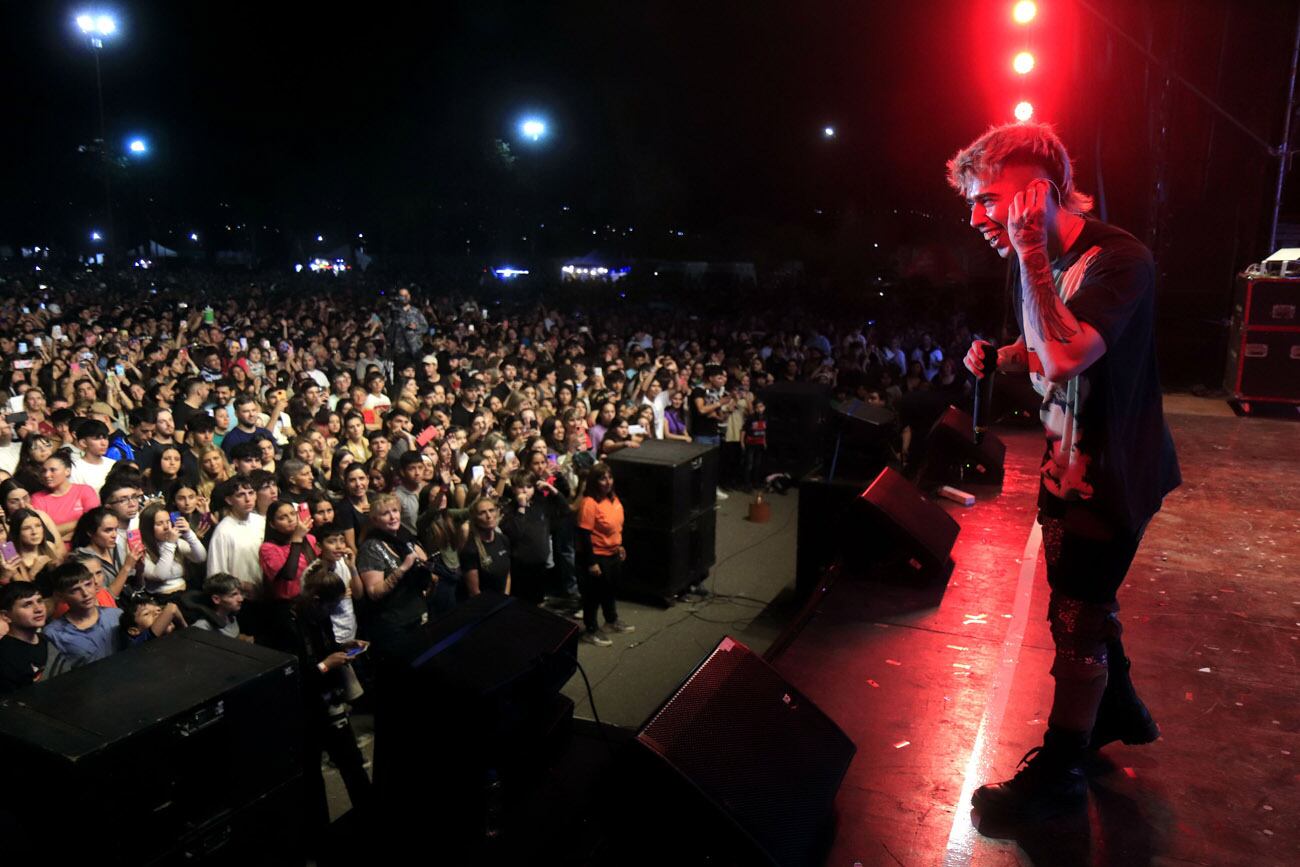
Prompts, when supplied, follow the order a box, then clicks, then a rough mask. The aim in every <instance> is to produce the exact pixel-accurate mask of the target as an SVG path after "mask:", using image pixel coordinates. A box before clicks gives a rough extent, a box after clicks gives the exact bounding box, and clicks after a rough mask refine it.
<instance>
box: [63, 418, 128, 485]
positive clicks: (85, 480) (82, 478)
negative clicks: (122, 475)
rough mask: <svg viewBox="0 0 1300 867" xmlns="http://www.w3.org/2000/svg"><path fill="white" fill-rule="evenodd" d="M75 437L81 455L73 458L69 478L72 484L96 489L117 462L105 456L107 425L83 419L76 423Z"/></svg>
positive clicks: (96, 420)
mask: <svg viewBox="0 0 1300 867" xmlns="http://www.w3.org/2000/svg"><path fill="white" fill-rule="evenodd" d="M76 438H77V447H78V448H80V449H81V456H80V457H76V458H73V461H72V475H71V480H72V482H73V484H77V485H86V486H87V487H89V488H90V489H92V490H95V491H98V490H99V489H100V488H102V487H103V486H104V482H105V481H106V480H107V479H108V474H109V472H111V471H112V469H113V465H114V464H115V463H117V462H116V461H114V460H113V459H112V458H109V457H105V455H107V453H108V425H106V424H104V423H103V422H102V421H99V420H98V419H93V418H88V419H84V420H82V421H81V422H80V423H79V424H78V425H77V431H76Z"/></svg>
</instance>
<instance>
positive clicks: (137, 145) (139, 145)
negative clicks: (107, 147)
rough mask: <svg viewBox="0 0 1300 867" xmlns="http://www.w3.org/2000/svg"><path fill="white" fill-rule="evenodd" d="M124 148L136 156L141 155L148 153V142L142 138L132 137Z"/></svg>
mask: <svg viewBox="0 0 1300 867" xmlns="http://www.w3.org/2000/svg"><path fill="white" fill-rule="evenodd" d="M126 149H127V150H129V151H130V152H131V153H133V154H135V155H136V156H143V155H144V154H147V153H149V143H148V142H146V141H145V140H144V139H142V138H133V139H131V142H130V144H128V145H127V146H126Z"/></svg>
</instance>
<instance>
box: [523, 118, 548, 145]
mask: <svg viewBox="0 0 1300 867" xmlns="http://www.w3.org/2000/svg"><path fill="white" fill-rule="evenodd" d="M519 131H520V132H521V133H523V136H524V138H526V139H528V140H530V141H541V139H542V137H543V136H544V135H546V121H544V120H541V119H540V118H536V117H529V118H525V119H524V120H523V122H522V123H520V124H519Z"/></svg>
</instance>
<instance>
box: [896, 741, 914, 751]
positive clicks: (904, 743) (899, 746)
mask: <svg viewBox="0 0 1300 867" xmlns="http://www.w3.org/2000/svg"><path fill="white" fill-rule="evenodd" d="M911 743H912V742H911V741H899V742H898V743H896V744H894V749H896V750H901V749H902V748H903V747H906V746H909V745H911Z"/></svg>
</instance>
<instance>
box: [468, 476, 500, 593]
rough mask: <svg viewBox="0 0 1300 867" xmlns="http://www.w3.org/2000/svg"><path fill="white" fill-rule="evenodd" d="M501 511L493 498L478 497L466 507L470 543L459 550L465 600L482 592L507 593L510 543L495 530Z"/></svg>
mask: <svg viewBox="0 0 1300 867" xmlns="http://www.w3.org/2000/svg"><path fill="white" fill-rule="evenodd" d="M500 518H501V509H500V507H499V506H498V505H497V501H496V500H495V499H494V498H491V497H486V496H480V497H479V498H478V499H476V500H475V501H474V502H473V503H471V504H470V507H469V519H470V524H469V541H468V542H466V543H465V546H464V547H463V548H461V550H460V567H461V574H462V576H463V577H464V582H465V593H466V595H467V596H477V595H479V593H481V592H483V591H484V590H491V591H493V592H495V593H505V594H509V593H510V589H511V587H510V540H509V539H508V538H506V536H505V534H504V533H502V532H500V531H499V530H498V526H497V525H498V522H499V521H500Z"/></svg>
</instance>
